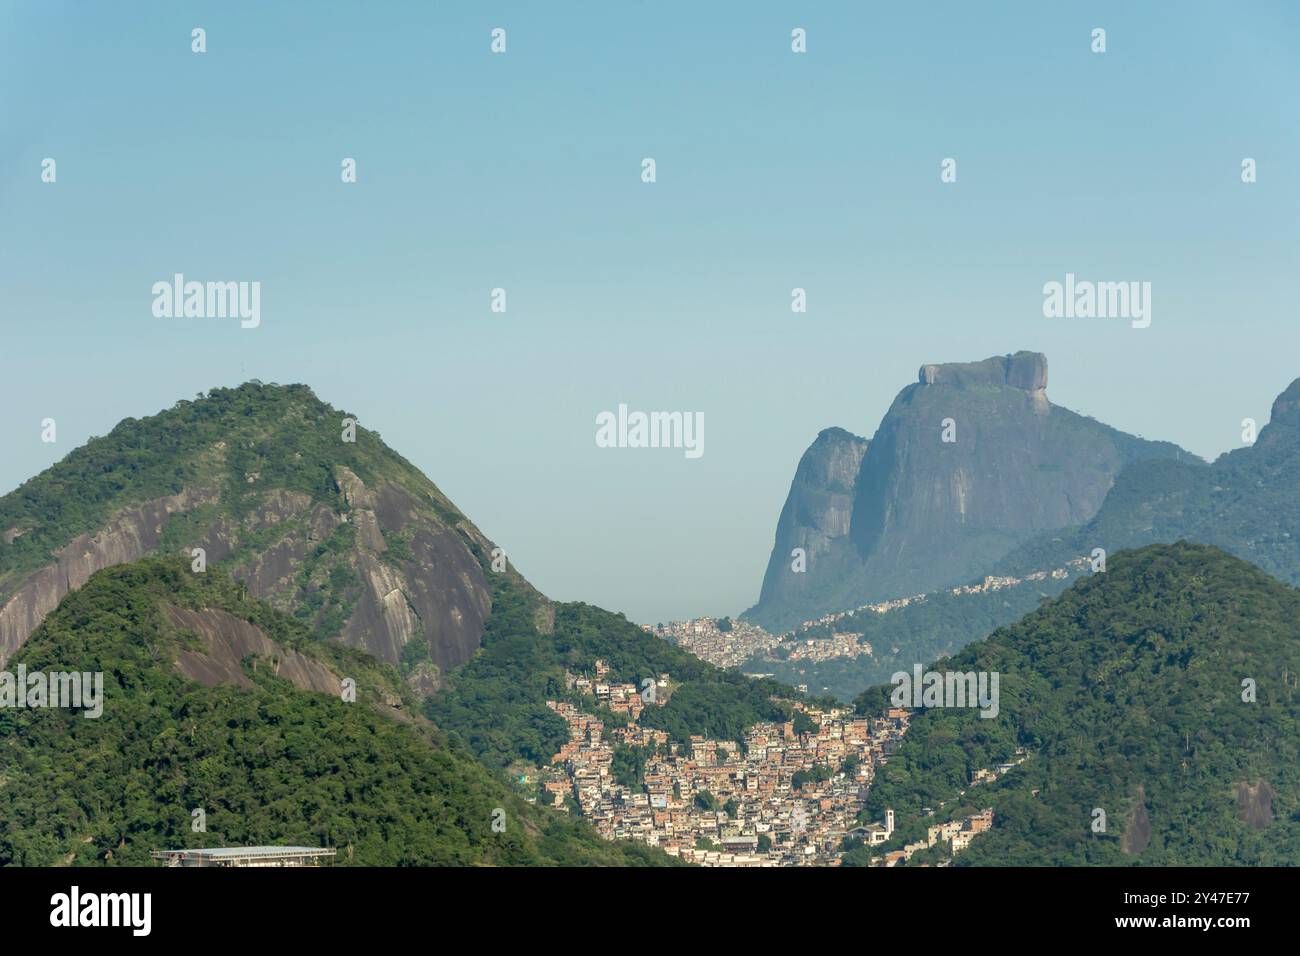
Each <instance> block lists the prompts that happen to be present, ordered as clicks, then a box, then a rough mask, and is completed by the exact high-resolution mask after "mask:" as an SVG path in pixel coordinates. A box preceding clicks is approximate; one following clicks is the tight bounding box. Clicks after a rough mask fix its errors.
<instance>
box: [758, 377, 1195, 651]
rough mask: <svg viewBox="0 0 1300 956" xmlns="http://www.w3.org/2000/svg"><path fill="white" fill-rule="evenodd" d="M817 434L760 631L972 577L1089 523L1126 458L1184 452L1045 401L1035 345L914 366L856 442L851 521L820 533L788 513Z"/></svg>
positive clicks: (771, 576)
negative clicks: (1032, 543)
mask: <svg viewBox="0 0 1300 956" xmlns="http://www.w3.org/2000/svg"><path fill="white" fill-rule="evenodd" d="M826 434H827V433H826V432H823V433H822V435H819V436H818V439H817V441H816V442H814V444H813V446H812V448H810V449H809V450H808V452H807V453H805V456H804V460H803V461H801V463H800V468H799V472H798V474H797V475H796V478H795V482H794V484H793V485H792V487H791V492H790V497H789V499H787V502H786V507H785V509H784V510H783V512H782V517H781V522H780V523H779V525H778V531H777V539H776V546H775V547H774V549H773V552H772V556H771V558H770V560H769V562H768V569H767V574H766V575H765V577H764V580H763V590H762V594H761V596H760V598H759V602H758V604H757V605H755V606H754V607H753V608H751V609H750V610H749V611H748V612H746V614H747V616H748V617H749V618H751V619H752V620H755V621H756V622H758V623H759V624H762V625H763V626H764V627H767V628H768V629H770V630H771V629H776V630H782V629H785V628H789V627H791V626H793V625H795V624H798V623H799V622H800V621H803V620H807V619H810V618H813V617H815V616H817V615H820V614H824V613H827V612H835V611H841V610H845V609H847V608H851V607H856V606H859V605H862V604H865V603H867V602H869V601H877V600H885V599H890V598H895V597H901V596H904V595H907V594H915V593H917V592H920V591H928V590H932V589H934V588H938V587H942V586H945V585H949V584H953V583H958V582H964V581H966V580H969V579H970V578H971V577H973V576H977V575H983V574H984V573H986V572H987V570H988V568H989V567H990V566H991V565H992V563H993V562H994V561H996V560H997V559H999V558H1001V557H1002V556H1004V555H1006V554H1007V553H1008V552H1010V551H1011V550H1012V549H1013V548H1014V547H1016V546H1017V545H1018V544H1020V543H1021V542H1023V541H1025V540H1027V539H1029V538H1030V537H1032V536H1033V535H1035V534H1036V533H1039V532H1042V531H1045V530H1050V529H1056V528H1064V527H1069V526H1073V525H1077V524H1080V523H1082V522H1084V521H1087V520H1088V519H1089V518H1091V517H1092V516H1093V515H1094V514H1096V512H1097V510H1098V509H1099V508H1100V507H1101V504H1102V501H1103V500H1104V499H1105V497H1106V494H1107V492H1109V490H1110V488H1111V485H1112V484H1113V483H1114V481H1115V476H1116V475H1117V474H1119V472H1120V471H1121V469H1123V468H1124V467H1125V466H1126V465H1128V464H1130V463H1132V462H1135V461H1139V460H1143V459H1151V458H1190V457H1191V456H1190V455H1188V454H1187V453H1186V452H1184V451H1182V450H1181V449H1179V448H1178V447H1177V446H1175V445H1172V444H1169V443H1166V442H1149V441H1144V440H1143V439H1140V438H1136V437H1134V436H1132V435H1127V434H1125V433H1123V432H1120V431H1117V430H1116V429H1113V428H1110V427H1108V426H1106V425H1103V424H1101V423H1100V422H1097V421H1095V420H1093V419H1091V418H1086V417H1084V416H1082V415H1078V414H1076V413H1074V412H1072V411H1070V410H1069V409H1066V408H1062V407H1060V406H1056V405H1053V404H1051V402H1049V401H1048V398H1047V358H1046V356H1044V355H1041V354H1039V353H1035V352H1017V353H1015V354H1014V355H1005V356H995V357H993V358H988V359H985V360H983V361H980V362H963V363H952V364H940V365H923V366H921V369H920V371H919V373H918V375H917V381H916V382H915V383H914V384H912V385H909V386H907V387H906V388H904V389H903V390H902V391H901V392H899V393H898V397H897V398H895V399H894V403H893V404H892V405H891V406H890V408H889V411H888V412H887V413H886V414H885V417H884V419H883V420H882V421H881V423H880V426H879V428H878V429H877V430H876V433H875V435H874V436H873V437H872V439H871V440H870V442H869V443H867V442H861V439H859V440H858V441H859V442H861V447H862V449H863V453H862V455H861V460H860V464H859V467H858V471H857V475H856V476H855V477H854V479H853V493H852V506H851V513H850V520H849V522H848V526H847V528H845V527H844V525H843V522H842V521H841V522H838V523H833V527H834V530H835V531H836V532H838V533H836V534H834V535H831V534H829V533H828V532H827V529H825V528H819V527H818V525H817V520H818V517H817V516H816V515H809V522H810V523H809V524H806V525H804V524H800V519H799V516H800V515H801V514H809V513H808V509H807V508H806V507H802V508H801V503H802V502H803V501H804V500H805V499H806V498H807V497H808V494H809V490H808V481H807V475H808V474H809V473H812V472H814V471H815V469H814V468H813V467H812V465H813V464H814V463H816V462H817V461H820V460H821V459H822V458H823V457H825V454H826V451H825V446H826V445H827V444H828V441H827V439H826V438H825V437H824V436H826ZM845 434H847V433H845ZM854 447H855V449H856V447H857V446H854ZM844 461H847V458H845V457H842V458H841V464H842V463H843V462H844ZM805 463H809V464H808V467H807V468H806V467H805ZM839 480H840V482H841V483H843V481H844V480H845V479H844V476H842V475H841V476H839ZM837 514H842V509H840V510H839V511H837ZM819 535H820V537H819ZM801 538H806V539H808V540H810V541H814V542H815V543H816V548H814V549H809V550H808V552H807V566H806V570H804V571H799V570H797V569H796V566H795V565H794V564H793V562H792V558H791V554H790V550H791V548H792V547H798V546H799V545H797V544H795V543H794V542H797V541H798V540H800V539H801Z"/></svg>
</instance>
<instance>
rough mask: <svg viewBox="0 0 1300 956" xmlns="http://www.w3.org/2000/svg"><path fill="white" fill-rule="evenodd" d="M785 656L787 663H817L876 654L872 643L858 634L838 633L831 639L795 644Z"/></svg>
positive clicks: (807, 640) (807, 639)
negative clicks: (838, 658)
mask: <svg viewBox="0 0 1300 956" xmlns="http://www.w3.org/2000/svg"><path fill="white" fill-rule="evenodd" d="M787 646H788V647H789V650H788V652H787V653H786V655H785V659H786V660H787V661H808V662H810V663H814V664H815V663H817V662H818V661H827V660H830V659H831V658H832V657H863V656H868V657H869V656H870V655H871V654H873V653H874V649H873V648H872V646H871V642H870V641H864V640H862V638H861V636H860V635H858V634H846V633H844V632H841V631H836V632H835V633H834V634H832V635H831V636H830V637H829V638H822V639H820V640H814V639H813V638H806V639H805V640H803V641H798V642H795V643H794V644H792V645H787Z"/></svg>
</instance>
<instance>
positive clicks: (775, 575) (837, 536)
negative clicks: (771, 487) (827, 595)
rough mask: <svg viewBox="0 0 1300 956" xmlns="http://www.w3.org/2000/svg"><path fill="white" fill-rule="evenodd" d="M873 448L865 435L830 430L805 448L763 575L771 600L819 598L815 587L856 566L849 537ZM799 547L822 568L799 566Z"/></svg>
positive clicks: (765, 594)
mask: <svg viewBox="0 0 1300 956" xmlns="http://www.w3.org/2000/svg"><path fill="white" fill-rule="evenodd" d="M867 446H868V442H867V440H866V439H865V438H859V437H858V436H857V435H853V434H851V433H849V432H847V431H845V430H844V429H842V428H827V429H826V430H824V431H822V432H821V433H820V434H819V435H818V436H817V438H816V440H815V441H814V442H813V443H812V445H811V446H809V448H808V450H807V451H805V452H804V454H803V457H802V458H801V459H800V460H799V467H798V468H797V469H796V470H795V476H794V481H793V482H792V483H791V485H790V493H789V495H787V496H786V499H785V507H784V508H782V509H781V517H780V520H778V521H777V525H776V544H775V546H774V547H773V548H772V556H771V558H770V559H769V561H768V565H767V573H766V574H765V575H764V576H763V599H764V600H765V601H796V602H807V601H808V600H809V598H815V595H814V594H810V593H809V588H810V587H816V585H817V584H819V583H820V582H822V581H824V580H826V579H827V578H828V577H831V576H837V572H838V574H843V573H844V572H845V571H846V570H850V569H851V568H852V567H853V565H854V564H856V555H855V552H854V549H853V545H852V542H850V541H849V537H848V535H849V526H850V522H851V520H852V517H853V496H854V487H855V485H856V484H857V480H858V470H859V468H860V467H861V465H862V456H863V455H864V454H866V452H867ZM796 548H800V549H802V550H803V552H804V560H805V562H806V567H807V568H811V567H816V569H817V572H816V573H815V574H811V575H810V574H809V573H808V572H807V570H805V571H802V572H797V571H795V570H794V568H793V561H794V558H793V556H792V554H793V552H794V550H795V549H796Z"/></svg>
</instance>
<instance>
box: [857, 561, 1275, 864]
mask: <svg viewBox="0 0 1300 956" xmlns="http://www.w3.org/2000/svg"><path fill="white" fill-rule="evenodd" d="M932 669H934V670H941V671H949V670H957V671H969V670H975V671H991V672H992V671H996V672H998V673H999V674H1000V691H1001V703H1000V714H999V716H998V717H996V718H994V719H982V718H980V717H979V716H978V714H977V713H976V712H975V711H972V710H968V709H957V708H951V709H927V710H921V711H918V712H915V713H914V715H913V720H912V724H911V729H910V730H909V732H908V734H907V736H906V738H905V740H904V743H903V745H902V747H901V748H900V750H899V752H898V754H897V755H895V756H894V757H893V758H892V759H891V761H890V762H889V763H888V764H887V765H886V766H885V768H883V770H882V771H881V772H880V774H879V775H878V777H877V780H876V782H875V784H874V785H873V787H872V789H871V792H870V795H869V798H868V808H867V813H866V816H867V817H870V818H873V819H875V818H878V817H879V814H881V813H883V811H884V809H885V808H886V807H892V808H894V809H895V810H896V811H897V813H898V819H899V830H898V832H897V833H896V836H895V841H894V843H893V844H891V847H892V846H894V845H896V844H897V845H901V844H902V843H904V842H907V841H909V840H913V839H916V838H917V837H918V836H922V837H923V836H924V832H925V826H926V824H928V823H934V822H938V821H939V820H941V819H945V818H947V817H949V816H954V815H959V814H961V813H964V812H969V811H970V810H972V809H978V808H979V807H982V806H992V807H993V808H994V810H995V818H994V829H993V830H992V831H991V832H989V833H986V834H983V835H981V836H979V837H977V838H976V839H975V841H974V842H973V843H972V845H971V846H970V848H969V849H967V850H966V851H965V852H964V853H963V854H961V855H960V856H958V857H957V862H959V863H960V864H963V865H966V864H969V865H1126V864H1143V865H1174V864H1178V865H1184V864H1194V865H1241V864H1272V865H1276V864H1292V865H1293V864H1297V863H1300V753H1297V748H1298V746H1300V687H1297V683H1298V682H1297V677H1298V675H1300V592H1298V591H1296V590H1295V589H1293V588H1291V587H1289V586H1287V585H1284V584H1281V583H1279V582H1278V581H1277V580H1275V579H1273V578H1271V577H1269V576H1268V575H1267V574H1265V573H1264V572H1263V571H1261V570H1259V569H1258V568H1255V567H1253V566H1252V565H1249V564H1247V563H1245V562H1244V561H1241V560H1239V559H1237V558H1234V557H1231V556H1229V555H1227V554H1225V553H1223V552H1222V551H1220V550H1218V549H1216V548H1212V547H1206V546H1201V545H1193V544H1188V543H1185V542H1180V543H1178V544H1176V545H1152V546H1149V547H1146V548H1142V549H1141V550H1137V551H1130V552H1123V553H1120V554H1116V555H1113V556H1112V558H1111V561H1110V562H1109V565H1108V570H1107V571H1106V572H1105V573H1102V574H1096V575H1093V576H1091V577H1088V578H1085V579H1083V580H1081V581H1079V582H1078V583H1076V584H1075V586H1074V587H1072V588H1071V589H1070V590H1069V591H1067V592H1066V593H1065V594H1063V595H1061V596H1060V597H1058V598H1056V599H1054V600H1052V601H1050V602H1048V603H1047V604H1045V605H1044V606H1043V607H1042V608H1041V609H1039V610H1038V611H1036V612H1034V613H1032V614H1030V615H1029V616H1027V617H1026V618H1024V619H1023V620H1021V621H1020V622H1018V623H1016V624H1014V625H1011V626H1009V627H1005V628H1002V629H1001V630H998V631H997V632H995V633H994V634H993V635H991V636H990V637H988V638H987V639H985V640H983V641H979V642H977V643H975V644H972V645H969V646H968V647H966V648H965V649H964V650H963V651H961V652H960V653H959V654H957V655H956V656H955V657H953V658H951V659H947V660H944V661H940V662H938V663H936V664H934V665H932ZM1246 679H1250V680H1253V681H1254V682H1255V685H1256V687H1257V702H1255V703H1247V702H1244V701H1243V699H1242V694H1243V684H1242V682H1243V680H1246ZM891 690H892V688H891V687H888V686H886V687H883V688H873V689H872V690H871V691H868V692H867V693H865V694H863V695H862V696H861V697H860V698H859V700H858V707H859V709H860V710H862V711H864V712H877V711H879V710H880V709H881V708H882V707H884V706H887V704H886V702H887V701H888V698H889V694H890V691H891ZM1017 747H1024V748H1026V749H1027V751H1028V752H1029V757H1028V758H1027V759H1026V760H1025V762H1024V763H1023V764H1021V765H1020V766H1018V767H1017V768H1016V769H1014V770H1012V771H1011V772H1009V773H1007V774H1006V775H1005V776H1003V777H1001V778H999V779H998V781H997V782H995V783H986V784H981V785H979V786H978V787H977V788H971V787H969V786H968V784H969V781H970V780H971V775H972V774H973V772H974V771H976V770H978V769H991V768H993V767H996V766H997V764H998V763H999V762H1001V761H1005V760H1007V759H1008V758H1009V757H1010V756H1011V755H1012V754H1013V753H1014V751H1015V749H1016V748H1017ZM963 789H965V790H966V793H965V795H964V796H962V795H959V793H958V792H959V791H960V790H963ZM923 807H928V808H933V809H935V810H936V814H935V816H934V817H927V816H923V815H922V814H921V808H923ZM1096 808H1100V809H1102V810H1104V811H1105V813H1106V818H1107V829H1106V831H1105V832H1104V833H1095V832H1093V829H1092V823H1093V820H1094V812H1093V811H1094V809H1096ZM869 855H870V854H868V852H867V851H866V850H856V851H854V852H853V853H851V854H849V857H850V858H849V860H848V861H847V862H849V863H854V862H859V863H860V862H863V861H864V860H865V858H866V857H867V856H869Z"/></svg>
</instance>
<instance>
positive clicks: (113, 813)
mask: <svg viewBox="0 0 1300 956" xmlns="http://www.w3.org/2000/svg"><path fill="white" fill-rule="evenodd" d="M176 609H181V611H180V612H178V611H177V610H176ZM186 611H188V612H199V614H200V616H202V619H203V620H204V621H205V622H212V623H213V624H214V627H215V631H214V635H215V636H213V635H209V637H212V639H213V640H215V641H216V642H217V643H218V644H219V643H220V641H221V640H223V639H224V638H226V637H228V636H230V634H232V633H233V632H234V631H236V630H238V629H239V628H240V627H242V625H240V624H238V623H235V622H249V623H251V624H252V625H254V626H255V627H256V629H257V631H258V632H260V634H261V635H263V636H264V637H265V638H267V639H269V640H271V641H274V642H275V651H274V653H273V654H271V655H269V656H267V655H248V656H245V657H244V658H243V659H242V661H241V662H240V664H239V668H240V670H241V671H242V674H243V677H244V678H245V679H246V682H247V684H248V686H246V687H242V688H240V687H234V686H230V685H229V684H227V683H222V684H217V685H215V686H204V685H203V684H200V683H197V682H196V681H195V680H191V679H189V678H187V677H186V676H183V674H182V673H181V672H180V671H179V670H178V667H177V664H176V662H177V661H178V660H180V659H181V658H182V656H184V655H187V654H188V655H191V657H190V658H189V659H190V660H195V659H197V660H206V659H208V658H205V657H203V656H202V655H203V654H204V653H205V648H206V652H207V653H213V652H212V650H211V647H209V646H208V645H205V644H204V638H201V637H200V635H199V634H197V633H196V632H194V631H192V630H188V629H186V628H184V627H179V626H177V625H176V623H175V621H176V616H177V614H178V613H185V612H186ZM226 615H229V616H228V617H227V616H226ZM193 617H194V615H193V614H192V613H191V618H193ZM194 619H197V618H194ZM223 631H224V633H223ZM193 655H199V656H198V657H194V656H193ZM296 655H301V658H296ZM295 659H297V660H299V661H305V662H306V663H304V664H302V665H301V666H300V670H305V669H307V668H309V667H311V668H315V667H316V665H320V666H321V667H323V668H327V669H328V673H330V674H333V675H339V676H348V677H351V678H353V679H354V680H355V681H356V685H357V700H356V702H355V703H347V702H344V701H343V700H342V699H341V695H339V694H328V693H323V692H315V691H311V690H302V689H299V688H298V687H297V686H295V685H294V684H293V683H291V682H290V681H289V680H288V679H286V678H285V677H284V676H277V674H280V675H282V674H283V672H284V671H283V670H282V668H283V669H284V670H288V669H289V668H290V666H291V665H292V664H293V662H294V660H295ZM20 664H21V665H25V666H26V667H27V668H28V670H29V671H34V670H38V669H39V670H42V671H46V672H49V671H63V670H78V671H91V672H94V671H101V672H103V675H104V697H105V700H104V705H103V714H102V716H100V717H99V718H98V719H87V718H86V717H85V716H83V715H82V714H81V713H80V712H79V711H73V710H65V709H38V710H33V709H3V710H0V865H12V864H19V865H53V864H60V863H70V864H76V865H90V864H103V863H111V864H118V865H121V864H128V865H141V864H147V863H149V856H148V854H149V851H150V850H152V849H162V848H176V847H197V846H226V845H249V844H303V845H308V846H333V847H337V848H338V850H339V862H340V863H348V862H351V863H354V864H358V865H425V866H427V865H439V864H442V865H471V864H501V865H555V864H600V865H628V864H633V865H637V864H660V863H667V862H669V860H668V858H667V857H666V856H664V855H662V854H660V853H658V852H657V851H651V850H649V849H647V848H645V847H640V846H637V845H634V844H618V845H615V844H611V843H607V842H605V841H604V840H602V839H600V838H599V837H598V836H597V835H596V834H595V833H594V832H592V831H591V830H589V829H588V828H587V827H586V826H585V825H583V824H581V823H579V822H577V821H574V820H571V819H568V818H565V817H563V816H561V815H559V814H555V813H552V812H551V811H547V810H543V809H540V808H538V807H536V806H533V805H530V804H528V803H527V802H526V801H524V800H523V799H521V798H519V797H518V796H516V795H515V794H513V793H512V792H510V790H509V788H508V787H507V786H506V785H505V784H504V783H502V782H500V781H499V780H498V779H497V778H496V777H495V776H494V775H493V774H491V773H490V772H489V771H487V770H486V769H484V768H483V767H481V766H480V765H479V764H478V763H477V762H476V761H474V759H473V758H472V757H471V755H469V754H468V753H466V752H465V751H464V750H463V749H461V748H460V746H459V745H457V744H456V743H455V742H454V741H453V740H450V739H449V738H447V737H446V736H445V735H443V734H442V733H441V732H439V731H437V730H435V729H434V728H433V727H431V726H429V725H428V724H427V723H426V722H425V721H424V720H423V719H422V718H420V717H418V715H415V714H412V713H411V711H412V709H413V708H414V707H415V705H416V701H415V698H414V696H413V695H412V694H411V693H410V692H409V691H408V690H407V688H406V686H405V684H404V682H403V681H402V680H401V679H400V677H399V676H398V675H397V672H396V671H395V670H394V669H393V668H391V667H389V666H388V665H383V664H379V663H376V662H375V661H374V660H373V659H372V658H370V657H369V656H368V655H366V654H364V653H362V652H360V651H357V650H355V649H351V648H347V647H343V646H341V645H339V644H337V643H336V642H326V641H321V640H318V639H317V638H315V637H314V636H313V635H312V633H311V632H310V631H309V630H308V629H307V628H306V627H305V626H304V625H302V624H301V623H300V622H298V621H296V620H294V619H293V618H291V617H289V616H286V615H284V614H282V613H280V612H278V611H275V610H273V609H271V608H269V607H267V606H266V605H265V604H262V603H258V602H255V601H252V600H249V599H248V598H247V597H246V596H245V591H244V588H243V587H242V586H241V585H239V584H238V583H236V582H233V581H231V580H230V579H229V578H228V577H227V576H226V575H224V574H223V573H221V572H220V571H218V570H214V569H210V570H209V571H208V572H207V573H206V574H194V573H192V572H191V571H190V570H189V565H188V563H186V562H182V561H177V560H164V559H150V560H146V561H144V562H141V563H138V564H132V565H119V566H116V567H113V568H110V569H108V570H105V571H101V572H99V573H98V574H96V575H94V576H93V577H92V578H91V579H90V581H89V582H88V583H87V584H86V586H85V587H83V588H82V589H81V590H79V591H76V592H74V593H73V594H71V595H70V596H69V597H67V598H66V599H65V600H64V601H63V603H62V604H61V605H60V607H59V608H58V609H57V610H56V611H55V612H54V613H53V614H51V615H50V616H49V617H48V618H47V619H46V620H45V622H44V623H43V624H42V626H41V627H40V628H38V629H37V631H36V632H35V633H34V634H33V636H32V638H31V640H30V641H28V642H27V644H26V645H25V646H24V647H23V648H22V650H21V651H20V652H19V653H18V654H17V655H16V656H15V658H14V659H13V660H12V661H11V662H10V664H9V669H10V670H13V669H14V668H16V667H17V666H18V665H20ZM194 808H202V809H203V810H204V811H205V813H206V832H202V833H194V832H191V811H192V810H193V809H194ZM498 808H500V809H501V810H504V811H505V814H504V818H503V819H504V820H505V824H506V825H505V830H504V832H495V831H494V830H493V827H492V823H493V814H494V812H495V811H496V810H497V809H498Z"/></svg>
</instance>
